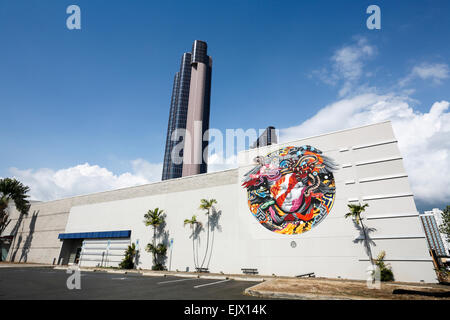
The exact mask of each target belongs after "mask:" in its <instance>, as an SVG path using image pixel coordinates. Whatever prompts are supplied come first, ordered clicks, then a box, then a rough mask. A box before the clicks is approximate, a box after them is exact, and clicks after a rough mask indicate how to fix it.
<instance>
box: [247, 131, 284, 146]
mask: <svg viewBox="0 0 450 320" xmlns="http://www.w3.org/2000/svg"><path fill="white" fill-rule="evenodd" d="M277 143H278V137H277V133H276V129H275V127H273V126H270V127H267V128H266V130H264V132H263V133H261V135H260V136H259V137H258V139H256V141H255V142H254V143H253V145H252V147H251V148H252V149H253V148H259V147H265V146H270V145H272V144H277Z"/></svg>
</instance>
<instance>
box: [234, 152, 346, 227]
mask: <svg viewBox="0 0 450 320" xmlns="http://www.w3.org/2000/svg"><path fill="white" fill-rule="evenodd" d="M255 163H256V166H255V167H254V168H253V169H252V170H250V171H249V172H247V173H246V174H245V175H244V181H243V182H244V183H243V184H242V186H243V187H244V188H246V189H247V195H248V205H249V208H250V211H251V212H252V213H253V215H254V216H255V218H256V219H258V221H259V222H260V223H261V224H262V225H263V226H264V227H266V228H267V229H269V230H271V231H273V232H276V233H282V234H299V233H303V232H305V231H309V230H311V228H313V227H314V226H316V225H317V224H319V223H320V222H321V221H322V220H323V219H324V218H325V217H327V216H328V214H329V213H330V210H331V208H332V206H333V203H334V199H335V194H336V187H335V181H334V176H333V172H334V171H335V170H337V169H338V165H337V164H336V163H335V162H334V161H333V160H332V159H331V158H329V157H327V156H325V155H323V154H322V151H320V150H318V149H316V148H314V147H311V146H301V147H286V148H283V149H279V150H277V151H274V152H271V153H269V154H268V155H266V156H265V157H261V156H259V157H256V158H255Z"/></svg>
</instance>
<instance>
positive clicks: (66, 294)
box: [0, 267, 257, 300]
mask: <svg viewBox="0 0 450 320" xmlns="http://www.w3.org/2000/svg"><path fill="white" fill-rule="evenodd" d="M70 276H71V274H68V273H66V270H55V269H52V268H20V267H15V268H0V300H9V299H25V300H30V299H31V300H53V299H57V300H74V299H75V300H76V299H86V300H98V299H100V300H113V299H121V300H123V299H125V300H128V299H133V300H134V299H139V300H141V299H146V300H171V299H173V300H257V298H255V297H251V296H246V295H244V294H243V292H244V290H245V289H246V288H248V287H251V286H253V285H255V284H257V282H250V281H236V280H223V279H202V278H200V279H199V278H181V277H175V276H166V277H163V276H161V277H156V276H142V275H140V274H119V273H117V274H116V273H107V272H89V271H81V278H80V279H81V280H80V285H81V289H72V290H69V289H68V288H67V284H66V282H67V279H68V278H69V277H70Z"/></svg>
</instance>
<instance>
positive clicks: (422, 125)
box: [280, 93, 450, 204]
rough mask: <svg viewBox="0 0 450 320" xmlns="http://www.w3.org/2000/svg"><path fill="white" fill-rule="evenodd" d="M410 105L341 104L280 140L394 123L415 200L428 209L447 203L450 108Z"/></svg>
mask: <svg viewBox="0 0 450 320" xmlns="http://www.w3.org/2000/svg"><path fill="white" fill-rule="evenodd" d="M411 102H412V100H411V99H409V98H408V97H407V96H399V95H395V94H386V95H379V94H375V93H368V94H361V95H358V96H354V97H352V98H349V99H342V100H339V101H337V102H334V103H332V104H330V105H328V106H326V107H324V108H323V109H321V110H320V111H319V112H318V113H317V114H316V115H315V116H313V117H312V118H310V119H308V120H306V121H304V122H303V123H301V124H300V125H298V126H295V127H291V128H286V129H281V130H280V134H281V137H280V141H282V142H286V141H291V140H296V139H299V138H302V137H308V136H312V135H317V134H321V133H326V132H330V131H335V130H341V129H346V128H350V127H356V126H361V125H365V124H370V123H375V122H380V121H385V120H391V122H392V126H393V128H394V133H395V135H396V137H397V139H398V143H399V148H400V151H401V153H402V155H403V157H404V164H405V168H406V171H407V173H408V175H409V181H410V183H411V188H412V189H413V192H414V195H415V197H416V199H417V200H420V201H423V202H425V203H429V204H432V203H436V202H439V203H441V202H443V201H447V202H448V201H450V182H449V180H448V178H447V177H448V176H449V174H450V126H449V125H448V123H449V122H450V113H449V112H448V109H449V105H450V104H449V102H448V101H441V102H436V103H434V104H433V105H432V106H431V108H430V110H429V111H428V112H425V113H422V112H418V111H417V110H414V109H413V107H412V106H411V105H410V104H411Z"/></svg>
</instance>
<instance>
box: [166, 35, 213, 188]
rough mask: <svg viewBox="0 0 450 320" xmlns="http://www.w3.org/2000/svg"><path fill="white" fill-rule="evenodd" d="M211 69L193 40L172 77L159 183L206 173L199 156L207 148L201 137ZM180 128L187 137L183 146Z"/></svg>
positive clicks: (203, 49) (205, 124) (206, 115)
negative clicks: (186, 132)
mask: <svg viewBox="0 0 450 320" xmlns="http://www.w3.org/2000/svg"><path fill="white" fill-rule="evenodd" d="M211 70H212V59H211V57H209V56H208V55H207V44H206V42H204V41H200V40H195V41H194V44H193V46H192V53H190V52H186V53H184V54H183V57H182V58H181V66H180V71H179V72H177V73H176V74H175V78H174V83H173V89H172V99H171V102H170V112H169V123H168V126H167V137H166V149H165V153H164V164H163V172H162V180H167V179H173V178H179V177H182V176H188V175H193V174H199V173H205V172H207V163H206V159H202V157H201V156H200V155H203V152H204V151H206V152H207V148H208V137H206V136H205V137H204V135H205V132H206V131H207V130H208V129H209V110H210V96H211ZM184 129H186V130H187V131H188V132H189V134H188V135H187V136H188V137H189V138H190V139H187V140H186V143H185V138H186V136H185V135H184ZM204 138H205V139H204ZM203 140H206V141H203ZM199 156H200V159H199Z"/></svg>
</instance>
